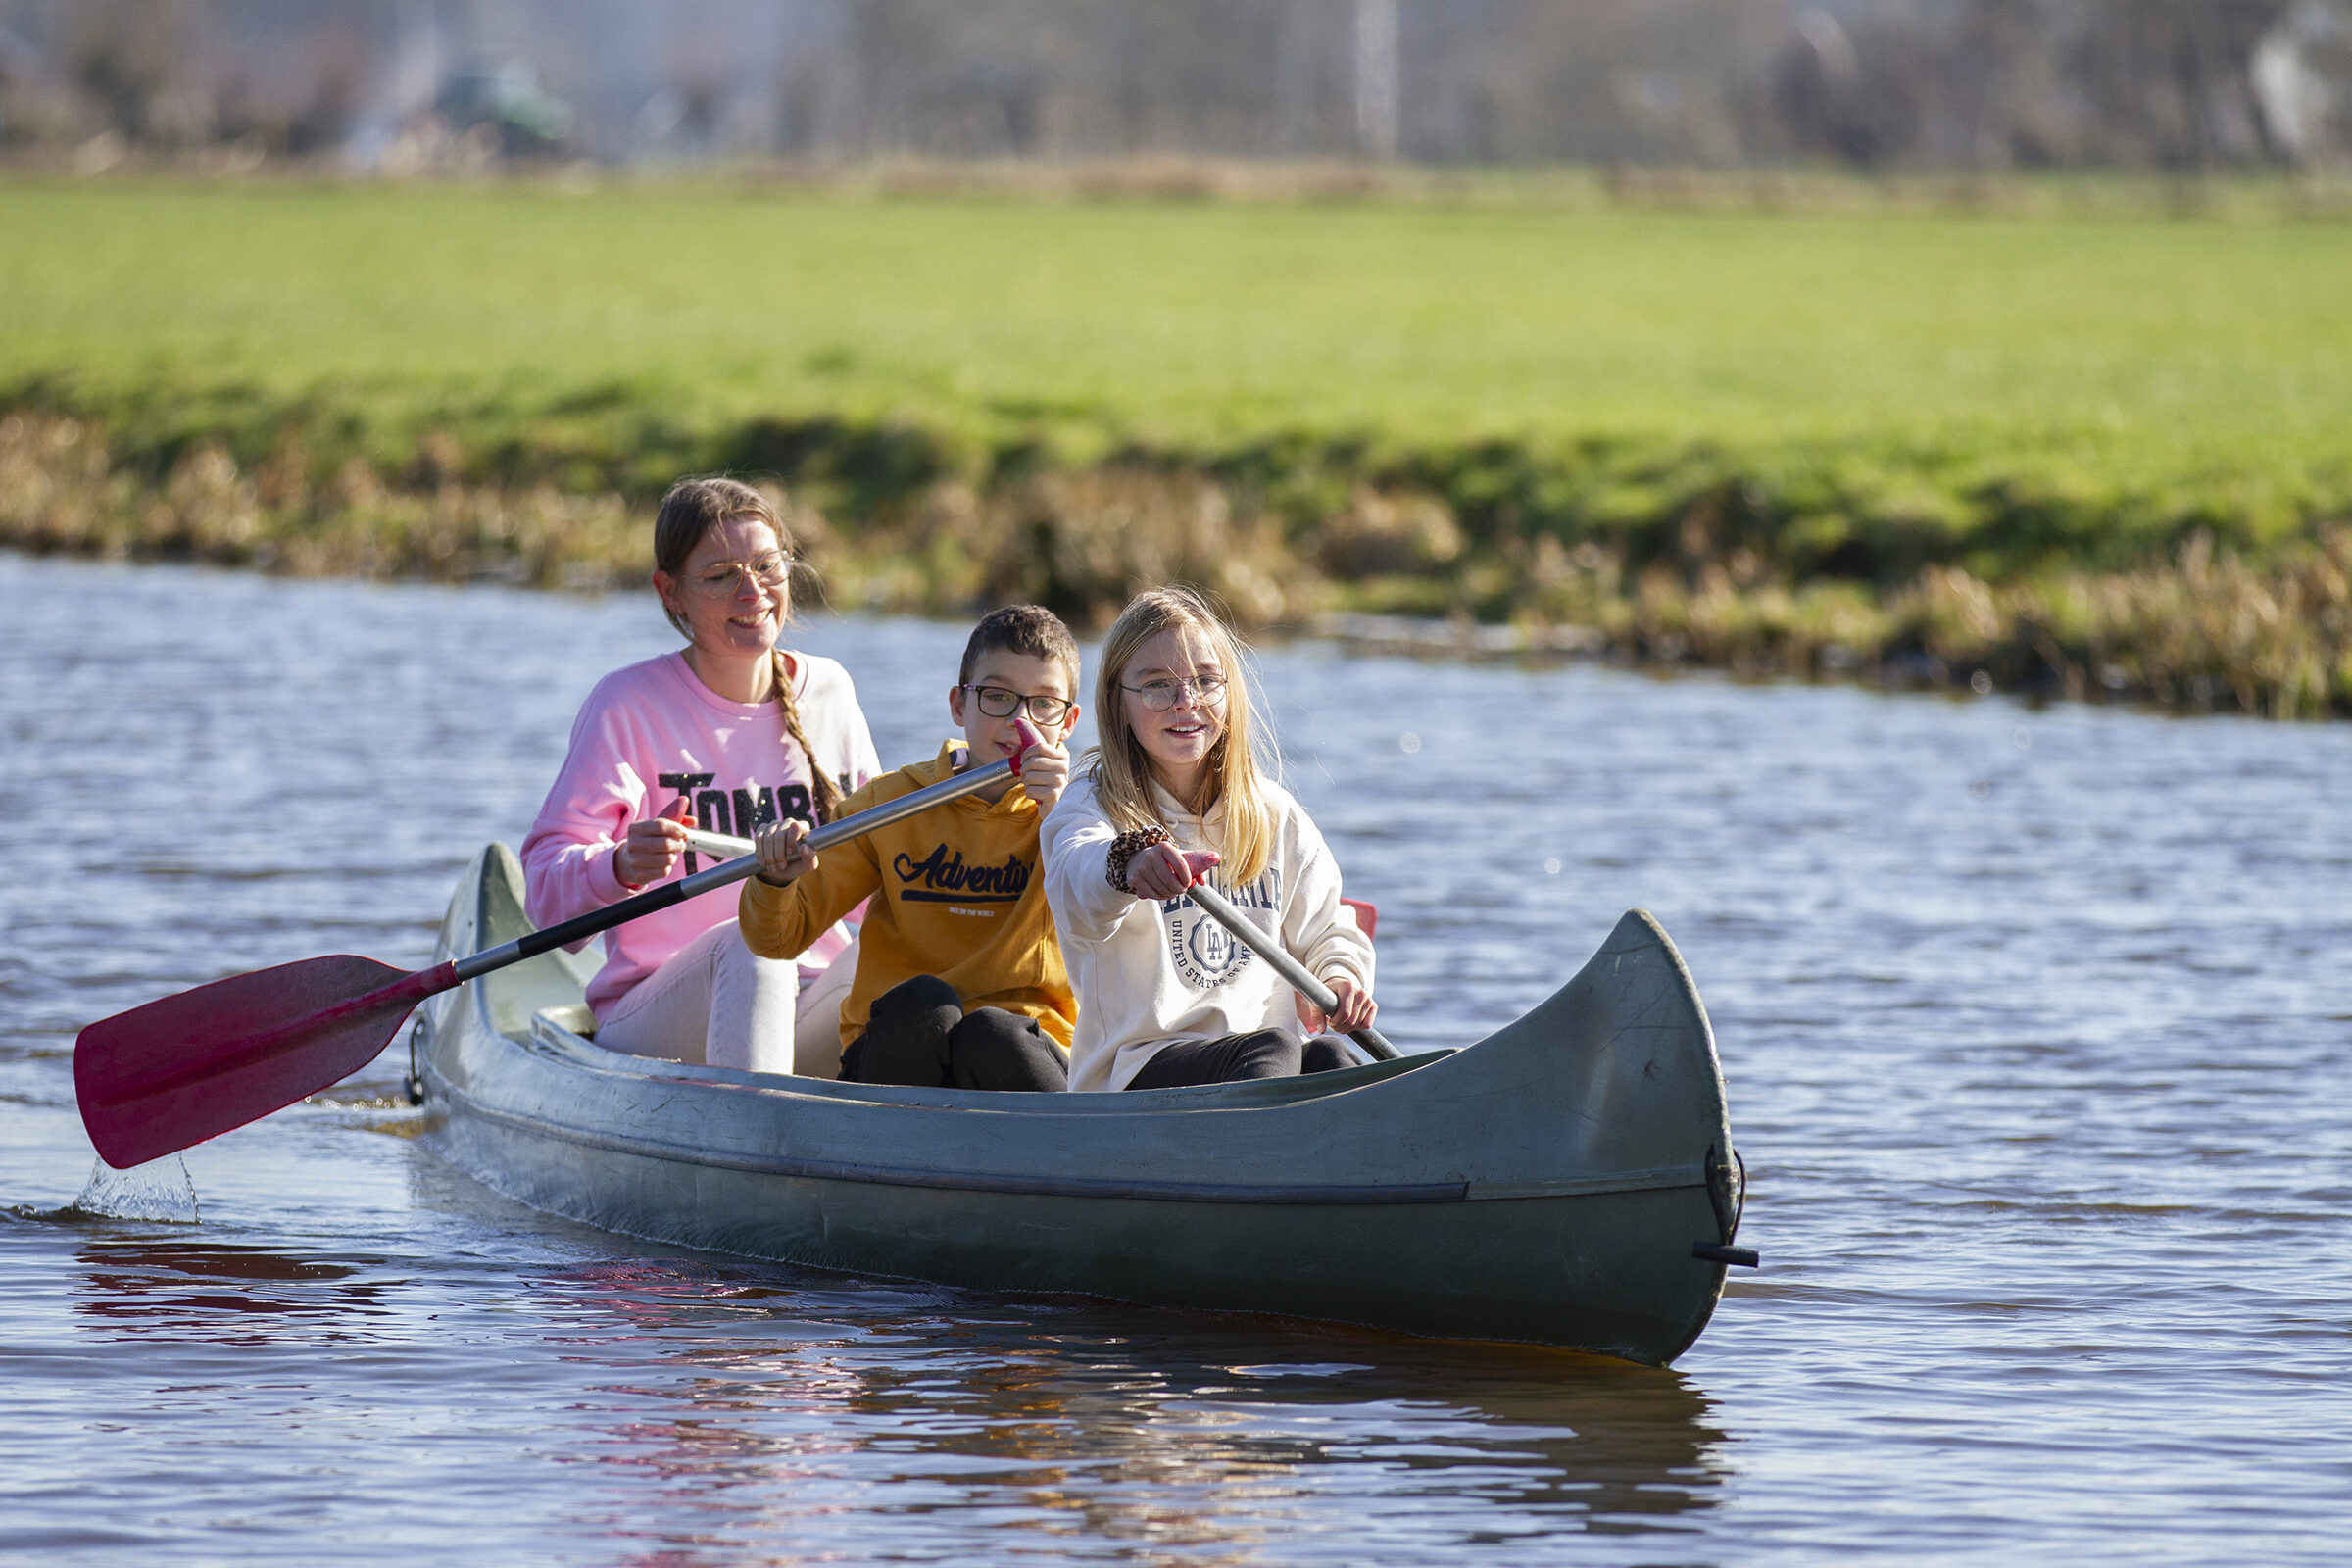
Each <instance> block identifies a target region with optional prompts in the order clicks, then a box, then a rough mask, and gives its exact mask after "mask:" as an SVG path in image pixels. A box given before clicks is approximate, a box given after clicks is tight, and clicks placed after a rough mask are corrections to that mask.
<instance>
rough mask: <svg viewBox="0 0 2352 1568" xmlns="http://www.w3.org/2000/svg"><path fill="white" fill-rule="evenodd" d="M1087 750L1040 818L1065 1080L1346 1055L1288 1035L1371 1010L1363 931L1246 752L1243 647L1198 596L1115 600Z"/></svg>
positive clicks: (1257, 1073) (1205, 1071)
mask: <svg viewBox="0 0 2352 1568" xmlns="http://www.w3.org/2000/svg"><path fill="white" fill-rule="evenodd" d="M1095 704H1096V706H1095V713H1096V727H1097V733H1098V736H1099V738H1100V741H1101V744H1100V745H1099V746H1098V747H1097V748H1096V750H1095V753H1094V754H1093V756H1092V758H1091V760H1090V765H1089V767H1088V768H1087V770H1086V772H1085V775H1084V776H1083V777H1081V778H1080V779H1078V780H1077V781H1076V782H1074V783H1073V784H1072V785H1071V786H1070V788H1069V789H1068V791H1066V792H1065V793H1064V794H1063V795H1062V797H1061V800H1060V802H1059V804H1058V805H1056V806H1055V807H1054V811H1053V813H1052V814H1051V815H1049V816H1048V817H1047V818H1046V822H1045V827H1044V831H1043V835H1042V836H1043V848H1044V857H1045V866H1046V872H1045V874H1046V898H1047V902H1048V903H1049V904H1050V905H1051V906H1052V907H1053V910H1054V928H1055V930H1056V932H1057V933H1058V934H1059V937H1060V940H1061V950H1062V956H1063V959H1064V961H1065V962H1066V963H1067V964H1068V966H1069V974H1070V981H1071V987H1072V989H1073V990H1074V991H1075V992H1076V993H1077V999H1078V1022H1077V1028H1076V1032H1075V1034H1074V1036H1073V1038H1072V1039H1071V1042H1070V1087H1071V1088H1072V1089H1074V1090H1085V1089H1167V1088H1173V1087H1176V1086H1178V1085H1182V1084H1210V1083H1226V1082H1230V1081H1232V1080H1235V1079H1241V1078H1276V1077H1283V1076H1287V1075H1289V1074H1293V1073H1297V1072H1299V1071H1301V1070H1303V1071H1307V1072H1318V1071H1322V1070H1324V1069H1326V1068H1330V1067H1338V1066H1343V1065H1345V1064H1346V1063H1347V1061H1348V1059H1349V1058H1348V1056H1347V1054H1346V1047H1345V1046H1343V1045H1342V1044H1341V1043H1339V1042H1338V1041H1335V1040H1330V1039H1305V1038H1302V1035H1305V1036H1311V1035H1315V1034H1317V1033H1318V1032H1320V1031H1321V1030H1323V1029H1325V1028H1330V1029H1334V1030H1339V1031H1348V1030H1355V1029H1361V1028H1364V1027H1366V1026H1368V1025H1369V1024H1370V1023H1371V1022H1372V1018H1373V1015H1374V1013H1375V1012H1376V1010H1377V1009H1376V1008H1375V1007H1374V1005H1373V1003H1372V997H1371V989H1372V944H1371V943H1370V942H1369V941H1368V940H1366V938H1365V937H1364V934H1363V933H1362V932H1361V931H1360V930H1358V929H1357V928H1356V924H1355V917H1354V915H1353V913H1352V912H1351V911H1350V910H1349V909H1348V907H1346V906H1345V905H1343V904H1341V903H1340V868H1339V866H1338V864H1337V863H1336V862H1334V860H1333V859H1332V858H1331V851H1330V849H1329V848H1328V847H1326V846H1325V844H1324V842H1323V835H1322V834H1320V833H1318V832H1317V831H1316V830H1315V824H1314V823H1313V821H1311V820H1310V819H1309V818H1308V817H1307V814H1306V812H1305V811H1303V810H1301V809H1299V803H1298V802H1297V801H1295V800H1293V799H1292V798H1291V796H1290V794H1289V792H1287V791H1285V790H1284V789H1283V788H1282V787H1281V786H1279V785H1277V784H1275V783H1273V782H1272V781H1271V780H1269V779H1266V778H1265V777H1263V776H1262V775H1261V773H1260V770H1259V766H1258V762H1257V759H1256V757H1255V755H1254V753H1253V751H1252V749H1251V745H1250V727H1251V714H1250V697H1249V692H1248V689H1247V688H1246V686H1245V685H1244V684H1243V681H1242V665H1241V649H1240V646H1239V644H1238V643H1237V642H1236V641H1235V639H1234V636H1233V634H1232V632H1231V631H1229V630H1228V629H1227V628H1226V627H1225V625H1224V623H1223V622H1222V621H1221V620H1219V619H1218V618H1217V616H1216V614H1215V613H1214V612H1212V611H1211V610H1210V609H1209V608H1208V607H1207V605H1205V604H1204V603H1202V602H1201V599H1200V598H1198V597H1197V596H1195V595H1194V594H1191V593H1189V592H1186V591H1185V590H1182V589H1155V590H1153V591H1152V592H1150V593H1146V594H1143V595H1141V596H1139V597H1138V598H1137V599H1136V600H1135V601H1134V602H1133V603H1132V604H1130V605H1129V606H1128V607H1127V609H1126V610H1125V612H1123V613H1121V614H1120V616H1119V618H1118V621H1117V622H1116V623H1115V624H1114V625H1113V626H1112V627H1111V629H1110V634H1109V636H1108V637H1106V638H1105V639H1104V641H1103V663H1102V667H1101V670H1100V671H1099V673H1098V675H1097V677H1096V698H1095ZM1201 880H1206V881H1209V882H1211V883H1212V885H1214V886H1216V887H1217V888H1219V889H1220V890H1221V891H1223V892H1224V893H1225V895H1226V897H1228V898H1229V899H1231V900H1232V901H1233V903H1234V904H1235V905H1237V906H1239V907H1240V908H1241V910H1242V913H1243V915H1244V916H1245V917H1246V918H1248V919H1250V920H1252V921H1254V922H1256V923H1257V924H1258V925H1260V926H1262V927H1263V928H1264V929H1265V930H1267V931H1268V932H1269V933H1271V934H1274V935H1276V936H1277V937H1278V938H1279V939H1280V941H1281V943H1282V945H1283V946H1284V947H1285V948H1286V949H1288V950H1289V951H1290V952H1291V953H1292V954H1293V955H1295V956H1297V957H1298V958H1299V961H1300V962H1302V963H1304V964H1305V965H1306V967H1307V968H1308V969H1310V970H1312V971H1313V972H1314V973H1315V974H1316V975H1317V976H1318V977H1320V978H1321V979H1322V980H1323V982H1324V983H1325V984H1326V985H1328V986H1330V987H1331V989H1332V992H1333V994H1334V996H1336V997H1337V998H1338V1001H1339V1008H1338V1010H1337V1011H1336V1012H1334V1013H1333V1014H1331V1016H1329V1017H1328V1018H1326V1017H1325V1016H1324V1015H1323V1014H1322V1013H1320V1012H1319V1011H1317V1010H1315V1009H1314V1008H1313V1007H1312V1006H1310V1005H1308V1004H1307V1003H1306V1002H1305V1001H1304V1000H1303V999H1302V998H1300V997H1299V995H1298V994H1297V993H1296V992H1294V991H1292V990H1291V988H1290V987H1289V986H1288V985H1286V984H1284V983H1283V981H1282V980H1281V979H1280V978H1279V977H1278V976H1276V975H1275V973H1274V972H1273V970H1272V969H1271V968H1270V967H1269V966H1268V965H1266V964H1265V963H1264V962H1262V961H1260V960H1259V959H1258V958H1257V957H1256V956H1255V955H1253V954H1252V953H1250V950H1249V949H1248V948H1246V947H1243V946H1242V945H1241V944H1240V943H1238V942H1235V941H1234V940H1233V938H1232V937H1231V935H1230V934H1228V933H1227V932H1226V930H1225V928H1224V927H1223V926H1221V925H1219V924H1217V922H1216V921H1215V920H1214V919H1213V918H1211V917H1210V916H1209V915H1208V913H1207V911H1205V910H1203V909H1201V907H1199V906H1198V905H1196V904H1195V903H1194V902H1193V901H1192V900H1191V899H1190V898H1187V897H1186V896H1185V890H1186V889H1188V888H1190V887H1191V886H1192V885H1193V884H1194V882H1196V881H1201Z"/></svg>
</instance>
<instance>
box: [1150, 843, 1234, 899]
mask: <svg viewBox="0 0 2352 1568" xmlns="http://www.w3.org/2000/svg"><path fill="white" fill-rule="evenodd" d="M1218 858H1219V857H1218V856H1217V855H1215V854H1214V853H1213V852H1210V851H1206V850H1179V849H1178V848H1176V846H1175V845H1173V844H1154V845H1152V846H1151V847H1150V848H1149V849H1146V850H1143V851H1141V852H1139V853H1138V854H1137V856H1136V858H1134V859H1132V860H1129V861H1128V862H1127V886H1128V887H1130V888H1131V889H1133V890H1134V892H1135V896H1136V897H1137V898H1139V899H1172V898H1174V897H1175V896H1176V895H1177V894H1179V893H1182V892H1183V891H1184V890H1185V889H1186V888H1189V887H1191V886H1192V885H1193V884H1194V883H1196V882H1198V881H1200V880H1201V878H1202V877H1204V876H1206V875H1207V874H1208V868H1209V867H1210V866H1212V865H1214V864H1216V863H1217V860H1218Z"/></svg>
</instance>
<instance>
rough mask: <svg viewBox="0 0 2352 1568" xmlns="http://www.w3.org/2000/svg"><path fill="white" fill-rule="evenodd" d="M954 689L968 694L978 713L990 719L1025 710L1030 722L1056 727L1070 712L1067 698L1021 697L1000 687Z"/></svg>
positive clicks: (959, 687) (963, 687) (1017, 693)
mask: <svg viewBox="0 0 2352 1568" xmlns="http://www.w3.org/2000/svg"><path fill="white" fill-rule="evenodd" d="M956 690H957V691H962V692H970V693H971V694H972V700H973V701H974V702H976V703H978V704H979V705H980V711H982V712H983V713H986V714H987V715H988V716H989V717H991V718H1010V717H1011V716H1012V715H1013V714H1014V713H1015V712H1017V711H1020V710H1022V709H1027V710H1028V711H1029V717H1030V719H1031V721H1032V722H1035V723H1039V724H1050V725H1058V724H1060V722H1061V721H1062V720H1063V719H1064V718H1067V717H1068V716H1069V712H1070V704H1069V700H1068V699H1067V698H1062V697H1023V696H1022V695H1021V694H1020V693H1019V692H1008V691H1006V690H1005V688H1004V687H1002V686H958V687H956Z"/></svg>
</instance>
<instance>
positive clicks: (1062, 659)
mask: <svg viewBox="0 0 2352 1568" xmlns="http://www.w3.org/2000/svg"><path fill="white" fill-rule="evenodd" d="M999 650H1003V651H1004V652H1005V653H1008V654H1026V655H1028V656H1029V657H1030V658H1031V659H1050V660H1053V661H1054V662H1055V663H1057V664H1059V665H1060V666H1061V672H1062V673H1063V674H1064V675H1067V676H1068V677H1069V678H1070V698H1071V700H1072V701H1076V700H1077V697H1078V639H1077V638H1075V637H1073V636H1071V635H1070V628H1069V627H1067V626H1065V625H1063V624H1062V623H1061V617H1060V616H1059V615H1056V614H1055V613H1054V612H1052V611H1051V610H1048V609H1047V608H1046V607H1045V606H1043V605H1006V606H1005V608H1004V609H1003V610H992V611H990V612H989V613H987V614H985V615H983V616H981V617H980V624H979V625H977V626H974V627H973V628H972V635H971V640H970V641H968V642H966V643H965V644H964V645H963V664H962V667H960V668H959V669H957V670H956V679H957V680H958V681H960V682H962V683H964V684H965V685H969V684H970V683H971V679H972V671H973V670H974V669H976V668H978V667H979V663H980V661H981V660H982V659H984V658H986V657H987V656H988V655H990V654H993V653H996V652H998V651H999Z"/></svg>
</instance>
